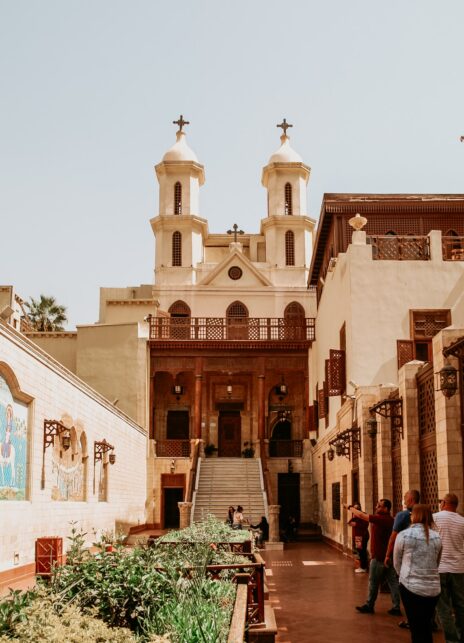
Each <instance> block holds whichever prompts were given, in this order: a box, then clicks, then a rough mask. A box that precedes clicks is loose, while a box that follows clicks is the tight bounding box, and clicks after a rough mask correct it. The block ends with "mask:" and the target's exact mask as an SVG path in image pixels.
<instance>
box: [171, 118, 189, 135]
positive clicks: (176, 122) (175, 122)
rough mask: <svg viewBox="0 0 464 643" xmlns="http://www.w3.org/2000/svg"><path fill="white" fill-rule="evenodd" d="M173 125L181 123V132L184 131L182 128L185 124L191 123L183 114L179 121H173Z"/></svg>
mask: <svg viewBox="0 0 464 643" xmlns="http://www.w3.org/2000/svg"><path fill="white" fill-rule="evenodd" d="M172 124H173V125H179V132H182V128H183V126H184V125H190V121H184V117H183V116H182V114H181V115H180V117H179V120H178V121H172Z"/></svg>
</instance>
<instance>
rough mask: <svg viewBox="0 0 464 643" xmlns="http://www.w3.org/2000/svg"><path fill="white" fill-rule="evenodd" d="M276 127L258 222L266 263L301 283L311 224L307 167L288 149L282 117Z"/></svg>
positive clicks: (309, 247) (286, 125) (308, 255)
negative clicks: (277, 133) (275, 143)
mask: <svg viewBox="0 0 464 643" xmlns="http://www.w3.org/2000/svg"><path fill="white" fill-rule="evenodd" d="M277 127H279V128H281V129H282V135H281V137H280V142H281V145H280V147H279V149H278V150H277V151H276V152H274V154H272V156H271V157H270V159H269V161H268V164H267V165H266V166H265V167H264V168H263V173H262V178H261V183H262V184H263V186H264V187H265V188H266V190H267V218H265V219H263V220H262V221H261V231H262V234H264V235H265V239H266V261H267V262H269V263H270V264H271V265H272V266H273V267H274V269H277V270H279V269H286V270H287V272H288V274H290V272H294V273H295V275H294V277H296V273H297V272H301V279H300V278H299V277H298V278H297V279H296V280H297V281H303V280H304V275H307V271H308V270H309V264H310V260H311V250H312V235H313V230H314V223H315V222H314V221H313V220H312V219H310V218H309V217H308V215H307V205H306V200H307V194H306V186H307V184H308V181H309V175H310V173H311V168H310V167H309V166H308V165H305V163H303V160H302V158H301V156H300V155H299V154H297V153H296V152H295V150H294V149H293V148H292V147H291V146H290V137H289V136H288V134H287V130H288V129H289V128H290V127H293V125H291V124H290V123H287V121H286V119H285V118H284V119H283V121H282V123H279V124H278V125H277ZM297 269H299V270H297ZM281 278H282V279H284V276H283V275H282V276H281V277H278V276H277V275H275V279H276V280H277V281H279V280H280V279H281Z"/></svg>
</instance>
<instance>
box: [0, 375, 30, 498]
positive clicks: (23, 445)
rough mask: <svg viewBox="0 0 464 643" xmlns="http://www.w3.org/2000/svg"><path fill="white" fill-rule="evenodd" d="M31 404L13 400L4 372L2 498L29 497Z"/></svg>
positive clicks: (0, 395) (0, 385) (0, 381)
mask: <svg viewBox="0 0 464 643" xmlns="http://www.w3.org/2000/svg"><path fill="white" fill-rule="evenodd" d="M26 482H27V404H21V403H20V402H16V401H15V400H14V399H13V396H12V394H11V391H10V387H9V386H8V384H7V383H6V380H5V379H4V378H3V377H2V376H1V375H0V500H25V498H26Z"/></svg>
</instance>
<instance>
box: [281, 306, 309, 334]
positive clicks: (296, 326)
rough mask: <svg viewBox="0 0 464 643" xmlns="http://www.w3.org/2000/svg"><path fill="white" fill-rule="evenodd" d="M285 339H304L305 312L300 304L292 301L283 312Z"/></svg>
mask: <svg viewBox="0 0 464 643" xmlns="http://www.w3.org/2000/svg"><path fill="white" fill-rule="evenodd" d="M284 318H285V337H286V339H304V338H305V337H304V335H305V311H304V308H303V306H302V305H301V304H299V303H298V302H297V301H292V302H291V303H290V304H288V306H287V307H286V308H285V310H284Z"/></svg>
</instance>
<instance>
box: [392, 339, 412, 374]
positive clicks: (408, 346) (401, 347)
mask: <svg viewBox="0 0 464 643" xmlns="http://www.w3.org/2000/svg"><path fill="white" fill-rule="evenodd" d="M396 354H397V359H398V369H400V368H401V367H402V366H404V364H407V363H408V362H411V361H412V360H413V359H414V342H413V341H412V339H397V340H396Z"/></svg>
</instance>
